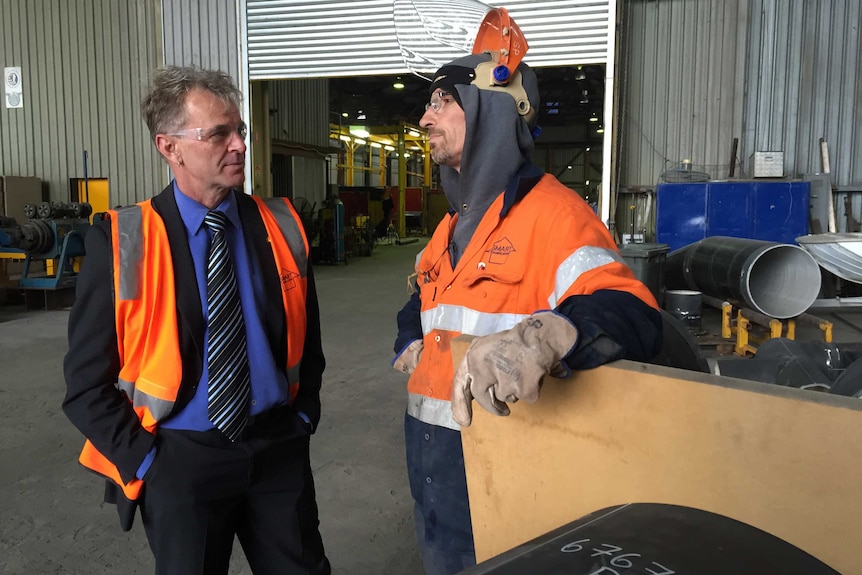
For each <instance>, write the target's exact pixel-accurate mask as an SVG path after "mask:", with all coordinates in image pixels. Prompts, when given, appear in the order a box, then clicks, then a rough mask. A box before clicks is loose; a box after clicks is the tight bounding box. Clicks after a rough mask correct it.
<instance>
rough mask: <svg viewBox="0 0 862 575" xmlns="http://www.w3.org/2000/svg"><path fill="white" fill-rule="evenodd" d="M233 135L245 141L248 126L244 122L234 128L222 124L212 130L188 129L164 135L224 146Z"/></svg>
mask: <svg viewBox="0 0 862 575" xmlns="http://www.w3.org/2000/svg"><path fill="white" fill-rule="evenodd" d="M234 134H239V137H240V139H241V140H242V141H245V139H246V137H247V136H248V126H246V125H245V122H240V123H239V125H237V127H236V128H231V127H230V126H226V125H224V124H222V125H220V126H215V127H212V128H189V129H187V130H180V131H179V132H172V133H169V134H165V135H166V136H176V137H177V138H191V139H193V140H197V141H199V142H209V143H211V144H224V143H225V142H227V141H228V140H230V138H231V136H233V135H234Z"/></svg>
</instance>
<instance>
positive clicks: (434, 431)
mask: <svg viewBox="0 0 862 575" xmlns="http://www.w3.org/2000/svg"><path fill="white" fill-rule="evenodd" d="M404 437H405V439H406V446H407V475H408V477H409V479H410V492H411V494H412V495H413V499H414V501H415V510H414V515H415V520H416V536H417V538H418V540H419V551H420V553H421V555H422V562H423V564H424V566H425V573H426V575H453V574H455V573H458V572H460V571H462V570H464V569H466V568H467V567H471V566H473V565H475V564H476V553H475V551H474V549H473V526H472V524H471V522H470V503H469V501H468V499H467V476H466V473H465V471H464V452H463V450H462V448H461V433H460V432H458V431H453V430H451V429H447V428H445V427H439V426H436V425H430V424H428V423H423V422H421V421H419V420H418V419H416V418H415V417H412V416H410V415H405V418H404Z"/></svg>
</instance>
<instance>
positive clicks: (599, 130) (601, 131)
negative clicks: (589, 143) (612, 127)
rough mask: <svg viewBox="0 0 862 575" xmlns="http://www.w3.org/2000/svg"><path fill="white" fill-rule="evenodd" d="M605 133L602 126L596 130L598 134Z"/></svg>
mask: <svg viewBox="0 0 862 575" xmlns="http://www.w3.org/2000/svg"><path fill="white" fill-rule="evenodd" d="M604 133H605V129H604V128H602V127H601V126H599V129H598V130H596V134H604Z"/></svg>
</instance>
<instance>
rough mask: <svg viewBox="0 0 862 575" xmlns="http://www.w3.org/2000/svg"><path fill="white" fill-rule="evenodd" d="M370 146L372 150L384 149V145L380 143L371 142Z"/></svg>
mask: <svg viewBox="0 0 862 575" xmlns="http://www.w3.org/2000/svg"><path fill="white" fill-rule="evenodd" d="M370 146H371V147H372V148H382V147H383V144H381V143H380V142H371V144H370Z"/></svg>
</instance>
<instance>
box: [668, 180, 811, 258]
mask: <svg viewBox="0 0 862 575" xmlns="http://www.w3.org/2000/svg"><path fill="white" fill-rule="evenodd" d="M809 190H810V187H809V182H802V181H788V180H767V181H764V180H755V181H726V182H697V183H679V184H672V183H663V184H659V185H658V186H657V187H656V241H657V242H660V243H664V244H668V246H669V247H670V250H671V251H672V250H675V249H678V248H681V247H684V246H687V245H689V244H692V243H694V242H696V241H698V240H702V239H704V238H706V237H710V236H729V237H735V238H746V239H754V240H765V241H772V242H779V243H786V244H795V243H796V238H797V237H798V236H803V235H806V234H807V233H808V210H809V208H808V196H809Z"/></svg>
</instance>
